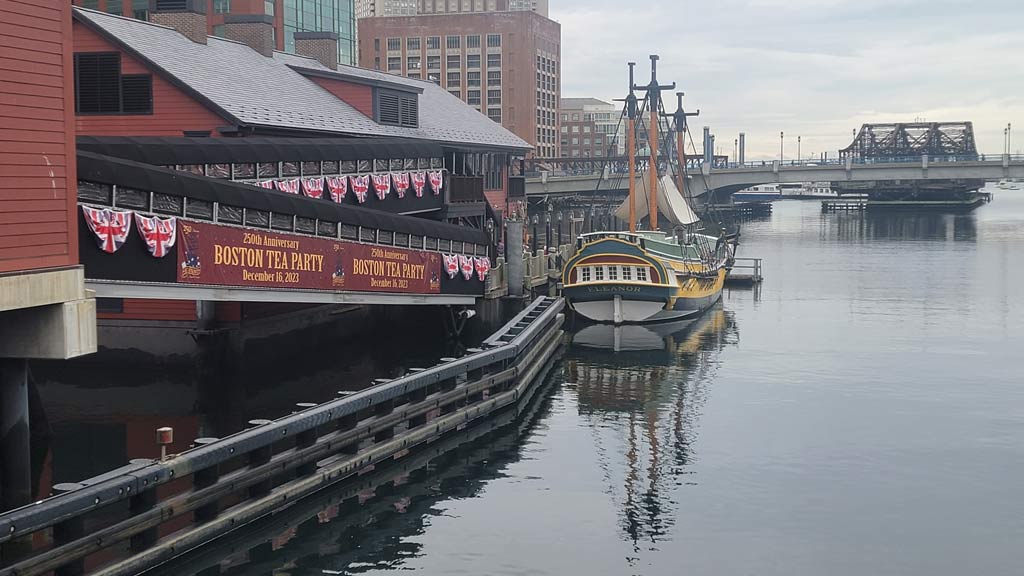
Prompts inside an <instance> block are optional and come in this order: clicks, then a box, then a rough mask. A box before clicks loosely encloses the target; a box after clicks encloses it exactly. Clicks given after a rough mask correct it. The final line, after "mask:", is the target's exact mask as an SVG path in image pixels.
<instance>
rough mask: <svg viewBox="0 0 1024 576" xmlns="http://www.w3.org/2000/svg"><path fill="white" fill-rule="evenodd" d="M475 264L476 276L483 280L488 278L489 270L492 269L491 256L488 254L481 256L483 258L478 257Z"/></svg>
mask: <svg viewBox="0 0 1024 576" xmlns="http://www.w3.org/2000/svg"><path fill="white" fill-rule="evenodd" d="M473 264H474V267H475V268H476V277H477V278H479V279H480V281H481V282H483V281H484V280H486V279H487V272H489V271H490V269H491V260H490V258H488V257H486V256H484V257H481V258H476V259H475V260H474V263H473Z"/></svg>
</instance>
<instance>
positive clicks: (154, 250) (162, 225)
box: [135, 213, 178, 258]
mask: <svg viewBox="0 0 1024 576" xmlns="http://www.w3.org/2000/svg"><path fill="white" fill-rule="evenodd" d="M135 223H136V224H138V226H139V233H140V234H142V239H143V241H145V242H146V247H147V248H149V253H150V254H152V255H153V257H154V258H163V257H164V256H166V255H167V251H168V250H170V249H171V248H172V247H174V240H175V238H176V237H177V231H178V219H177V218H175V217H173V216H171V217H170V218H160V217H159V216H143V215H142V214H138V213H136V214H135Z"/></svg>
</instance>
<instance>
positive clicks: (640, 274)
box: [636, 266, 647, 282]
mask: <svg viewBox="0 0 1024 576" xmlns="http://www.w3.org/2000/svg"><path fill="white" fill-rule="evenodd" d="M636 279H637V280H639V281H640V282H647V267H646V266H639V267H637V269H636Z"/></svg>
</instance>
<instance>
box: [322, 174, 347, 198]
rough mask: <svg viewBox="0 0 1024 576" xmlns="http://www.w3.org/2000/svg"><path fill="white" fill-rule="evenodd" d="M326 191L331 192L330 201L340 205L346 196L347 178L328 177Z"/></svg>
mask: <svg viewBox="0 0 1024 576" xmlns="http://www.w3.org/2000/svg"><path fill="white" fill-rule="evenodd" d="M327 189H328V190H330V192H331V200H334V201H335V202H338V203H339V204H340V203H341V201H342V200H344V199H345V195H346V194H348V178H346V177H345V176H337V177H328V178H327Z"/></svg>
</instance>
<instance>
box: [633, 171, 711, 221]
mask: <svg viewBox="0 0 1024 576" xmlns="http://www.w3.org/2000/svg"><path fill="white" fill-rule="evenodd" d="M647 188H648V184H647V178H645V177H643V176H640V177H638V178H637V186H636V218H637V220H640V219H642V218H643V217H644V216H647V210H648V208H647V198H648V196H650V195H649V194H648V192H647ZM658 213H659V214H661V215H663V216H664V217H666V218H668V219H669V221H670V222H672V223H673V224H676V225H678V226H685V225H687V224H693V223H694V222H697V221H698V220H700V218H699V217H698V216H697V214H695V213H694V211H693V209H692V208H690V203H689V202H687V201H686V198H683V195H682V194H680V193H679V189H678V188H676V184H675V182H674V181H673V180H672V178H671V177H670V176H662V177H661V180H660V181H658ZM615 217H616V218H618V219H619V220H625V221H627V222H628V221H629V198H627V199H626V201H625V202H623V203H622V204H621V205H620V206H619V207H618V208H617V209H616V210H615Z"/></svg>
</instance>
